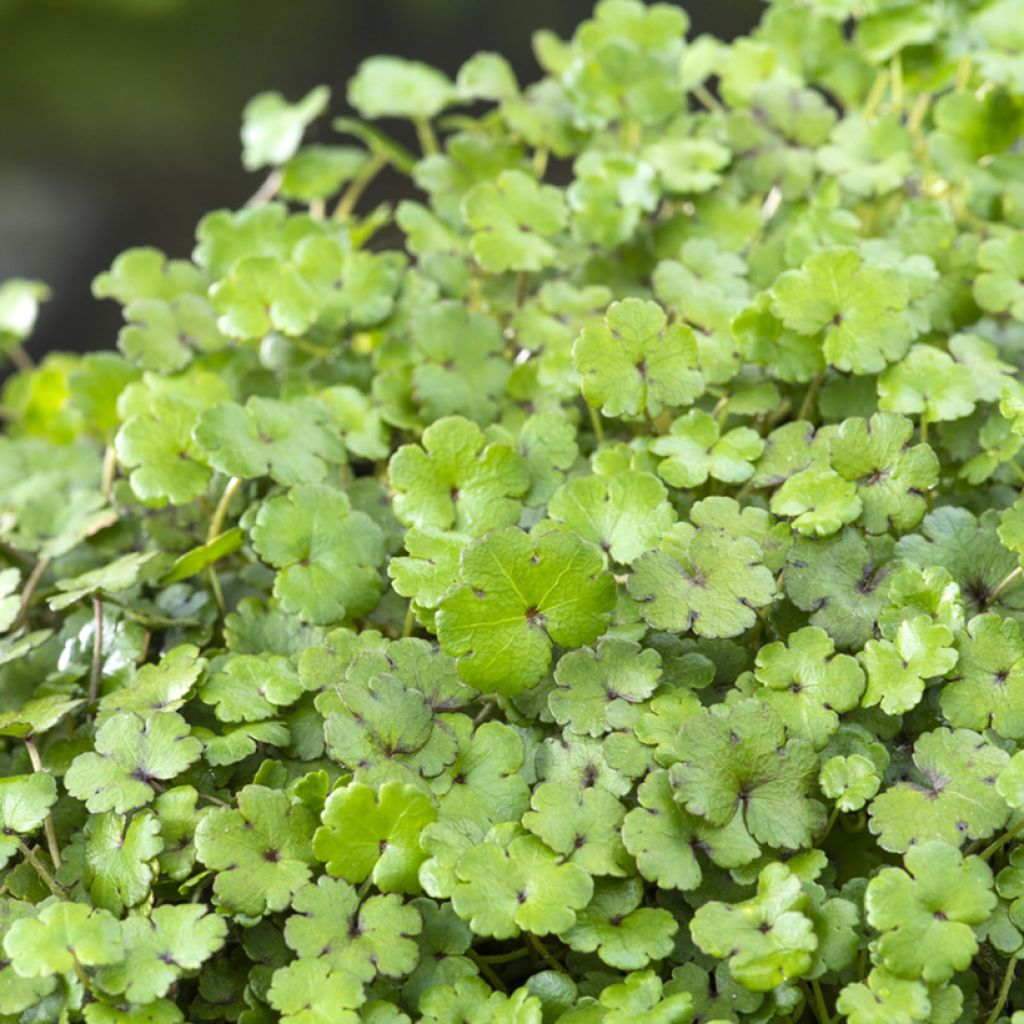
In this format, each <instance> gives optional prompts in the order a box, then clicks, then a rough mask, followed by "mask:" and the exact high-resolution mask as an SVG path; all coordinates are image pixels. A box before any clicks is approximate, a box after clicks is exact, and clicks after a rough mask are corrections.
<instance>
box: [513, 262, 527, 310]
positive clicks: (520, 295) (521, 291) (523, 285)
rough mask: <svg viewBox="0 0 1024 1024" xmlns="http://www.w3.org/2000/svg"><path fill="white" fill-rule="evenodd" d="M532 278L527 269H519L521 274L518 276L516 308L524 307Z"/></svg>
mask: <svg viewBox="0 0 1024 1024" xmlns="http://www.w3.org/2000/svg"><path fill="white" fill-rule="evenodd" d="M529 283H530V279H529V277H528V276H527V274H526V271H525V270H520V271H519V276H518V277H517V278H516V309H522V308H523V303H524V302H525V301H526V293H527V290H528V288H529Z"/></svg>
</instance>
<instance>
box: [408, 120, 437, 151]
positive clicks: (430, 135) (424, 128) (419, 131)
mask: <svg viewBox="0 0 1024 1024" xmlns="http://www.w3.org/2000/svg"><path fill="white" fill-rule="evenodd" d="M413 123H414V124H415V125H416V138H417V139H419V143H420V149H422V150H423V155H424V156H432V155H433V154H434V153H439V152H440V151H441V147H440V146H439V145H438V144H437V136H436V135H435V134H434V128H433V125H431V123H430V122H429V121H428V120H427V119H426V118H425V117H418V118H416V120H415V122H413Z"/></svg>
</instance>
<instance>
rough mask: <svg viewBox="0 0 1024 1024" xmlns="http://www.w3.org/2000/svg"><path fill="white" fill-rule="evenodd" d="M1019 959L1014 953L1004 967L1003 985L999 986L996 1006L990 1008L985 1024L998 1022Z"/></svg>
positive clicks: (1008, 994) (1008, 995)
mask: <svg viewBox="0 0 1024 1024" xmlns="http://www.w3.org/2000/svg"><path fill="white" fill-rule="evenodd" d="M1019 959H1020V957H1019V955H1018V954H1016V953H1014V955H1013V956H1011V957H1010V961H1009V963H1008V964H1007V965H1006V973H1005V974H1004V975H1003V983H1002V984H1001V985H1000V986H999V995H998V996H997V997H996V1004H995V1006H993V1007H992V1012H991V1013H990V1014H989V1015H988V1019H987V1020H986V1021H985V1024H996V1021H997V1020H999V1015H1000V1014H1001V1013H1002V1012H1003V1007H1004V1006H1006V1000H1007V999H1008V998H1009V997H1010V986H1011V985H1012V984H1013V975H1014V972H1015V971H1016V970H1017V961H1018V960H1019Z"/></svg>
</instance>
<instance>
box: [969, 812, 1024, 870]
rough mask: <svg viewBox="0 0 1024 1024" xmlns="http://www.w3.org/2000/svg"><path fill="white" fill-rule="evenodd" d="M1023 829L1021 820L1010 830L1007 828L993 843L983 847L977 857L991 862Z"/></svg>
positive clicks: (1023, 824) (1023, 820) (1023, 825)
mask: <svg viewBox="0 0 1024 1024" xmlns="http://www.w3.org/2000/svg"><path fill="white" fill-rule="evenodd" d="M1022 829H1024V818H1021V819H1020V821H1018V822H1017V824H1016V825H1014V826H1013V827H1012V828H1008V829H1007V830H1006V831H1005V832H1004V833H1003V834H1002V835H1001V836H1000V837H999V838H998V839H997V840H996V841H995V842H994V843H990V844H989V845H988V846H986V847H985V849H984V850H982V851H981V853H979V854H978V856H979V857H980V858H981V859H982V860H991V859H992V857H994V856H995V855H996V854H997V853H998V852H999V851H1000V850H1001V849H1002V848H1003V847H1004V846H1005V845H1006V844H1007V843H1008V842H1010V840H1011V839H1013V838H1014V837H1015V836H1016V835H1018V834H1019V833H1020V831H1021V830H1022Z"/></svg>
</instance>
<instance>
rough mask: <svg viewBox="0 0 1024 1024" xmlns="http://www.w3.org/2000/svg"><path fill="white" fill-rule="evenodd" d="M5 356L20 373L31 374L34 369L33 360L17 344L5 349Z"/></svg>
mask: <svg viewBox="0 0 1024 1024" xmlns="http://www.w3.org/2000/svg"><path fill="white" fill-rule="evenodd" d="M7 355H8V356H9V357H10V360H11V362H12V363H14V365H15V367H16V368H17V369H18V370H20V371H21V372H22V373H31V372H32V371H33V370H34V369H35V368H36V364H35V360H34V359H33V358H32V357H31V356H30V355H29V354H28V353H27V352H26V351H25V350H24V349H23V348H22V347H21V346H20V345H19V344H17V343H15V344H13V345H9V346H8V347H7Z"/></svg>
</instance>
